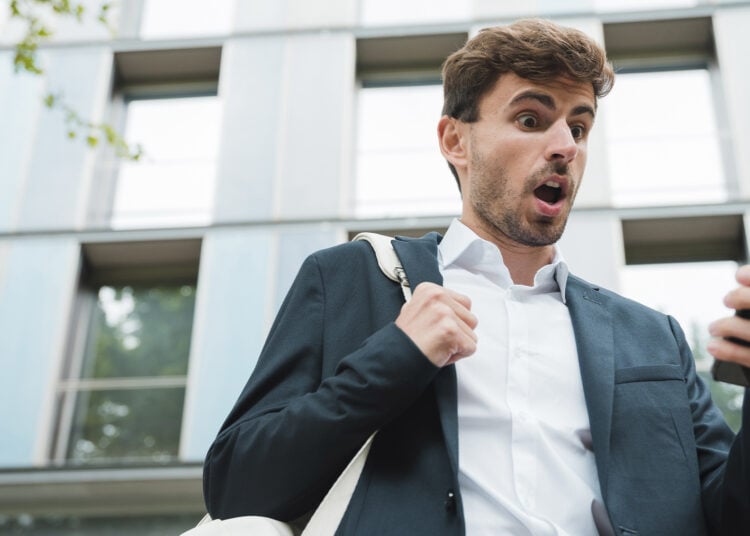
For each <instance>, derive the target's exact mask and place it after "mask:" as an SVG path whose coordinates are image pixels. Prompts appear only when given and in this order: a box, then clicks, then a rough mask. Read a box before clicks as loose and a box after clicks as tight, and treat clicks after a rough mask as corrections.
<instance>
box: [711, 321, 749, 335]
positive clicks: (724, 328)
mask: <svg viewBox="0 0 750 536" xmlns="http://www.w3.org/2000/svg"><path fill="white" fill-rule="evenodd" d="M708 332H709V333H710V334H711V336H713V337H736V338H738V339H744V340H747V341H750V320H746V319H744V318H740V317H739V316H728V317H726V318H722V319H720V320H716V321H714V322H712V323H711V324H709V326H708Z"/></svg>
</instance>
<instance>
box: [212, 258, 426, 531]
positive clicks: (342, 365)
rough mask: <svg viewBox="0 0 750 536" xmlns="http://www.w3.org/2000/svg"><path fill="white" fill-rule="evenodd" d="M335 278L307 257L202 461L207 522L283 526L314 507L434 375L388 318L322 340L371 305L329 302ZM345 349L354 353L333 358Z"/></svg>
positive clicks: (417, 395) (407, 339)
mask: <svg viewBox="0 0 750 536" xmlns="http://www.w3.org/2000/svg"><path fill="white" fill-rule="evenodd" d="M339 277H340V276H339ZM334 279H335V278H329V279H328V280H326V279H325V278H324V277H323V274H322V272H321V268H320V262H319V260H318V259H317V258H316V256H311V257H309V258H308V259H307V260H306V261H305V263H304V264H303V266H302V268H301V269H300V272H299V274H298V275H297V278H296V280H295V282H294V284H293V285H292V288H291V290H290V291H289V293H288V295H287V297H286V299H285V301H284V303H283V304H282V307H281V309H280V311H279V313H278V316H277V318H276V320H275V322H274V324H273V326H272V328H271V331H270V333H269V336H268V339H267V340H266V344H265V346H264V348H263V350H262V352H261V355H260V357H259V359H258V364H257V366H256V369H255V371H254V372H253V374H252V376H251V378H250V380H249V381H248V383H247V385H246V387H245V388H244V390H243V392H242V393H241V395H240V398H239V400H238V401H237V403H236V405H235V407H234V408H233V410H232V411H231V413H230V415H229V417H228V418H227V420H226V421H225V423H224V425H223V426H222V429H221V430H220V432H219V434H218V437H217V438H216V440H215V441H214V443H213V445H212V446H211V448H210V450H209V452H208V454H207V457H206V461H205V465H204V478H203V486H204V498H205V501H206V506H207V508H208V511H209V513H210V514H211V516H212V517H214V518H221V519H224V518H230V517H236V516H241V515H263V516H269V517H273V518H276V519H281V520H284V521H289V520H292V519H295V518H298V517H300V516H301V515H304V514H305V513H307V512H309V511H310V510H312V509H314V508H315V507H316V506H317V504H318V503H319V502H320V500H321V499H322V497H323V496H324V495H325V493H326V492H327V490H328V489H329V488H330V486H331V484H332V483H333V481H334V480H335V479H336V477H337V476H338V475H339V474H340V472H341V471H342V470H343V468H344V467H345V466H346V464H347V463H348V462H349V461H350V459H351V457H352V456H353V455H354V453H355V452H356V451H357V450H358V449H359V447H360V446H361V445H362V444H363V443H364V441H365V440H366V439H367V437H369V435H370V434H372V433H373V432H374V431H376V430H378V429H380V428H381V427H383V426H384V425H385V424H386V423H388V422H389V421H390V420H392V419H393V418H394V417H395V416H397V415H399V414H400V413H401V412H403V411H404V410H405V409H406V408H407V407H409V406H410V405H411V404H412V403H413V402H414V401H415V400H416V398H417V397H419V396H420V395H421V394H422V393H423V391H424V390H425V388H426V387H427V385H429V383H430V382H431V381H432V380H433V378H434V377H435V376H436V374H437V373H438V371H439V369H438V368H437V367H435V366H434V365H433V364H432V363H431V362H430V361H429V360H428V359H427V358H426V357H425V356H424V355H423V354H422V353H421V351H420V350H419V349H418V348H417V347H416V345H414V343H413V342H412V341H411V339H409V338H408V337H407V336H406V335H405V334H404V333H403V332H402V331H401V330H400V329H399V328H398V327H396V325H395V324H394V323H393V322H390V323H389V324H387V325H385V326H384V327H382V328H381V329H379V330H378V331H376V332H375V333H372V334H371V335H370V336H369V337H367V338H366V339H365V340H362V341H357V342H356V343H347V344H343V345H337V344H334V343H331V342H330V340H329V339H330V337H328V338H326V337H324V333H325V332H326V330H330V329H331V327H332V326H331V325H330V324H332V323H333V324H335V323H336V321H335V319H336V317H341V316H342V315H356V314H360V315H361V314H362V313H361V312H360V311H359V309H360V308H362V307H368V305H367V304H362V303H356V301H354V300H348V303H349V305H348V306H347V307H344V308H343V309H341V307H342V305H341V304H342V300H341V299H337V300H335V303H333V304H332V303H329V294H330V289H329V292H328V293H327V292H326V285H325V283H328V284H329V287H330V286H331V285H332V281H333V280H334ZM339 292H342V291H339ZM334 327H335V326H334ZM338 336H339V337H341V338H343V339H346V338H347V337H348V336H349V334H347V333H341V334H340V335H338ZM342 347H346V348H347V349H349V348H351V349H352V350H351V351H348V353H346V354H344V355H340V356H339V355H336V353H337V352H339V351H341V350H340V348H342ZM326 360H335V361H336V362H337V363H338V365H337V366H336V367H335V369H333V370H334V372H333V374H329V375H324V372H323V371H324V370H325V368H326V367H324V362H326ZM324 376H325V377H324Z"/></svg>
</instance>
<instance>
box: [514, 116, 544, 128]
mask: <svg viewBox="0 0 750 536" xmlns="http://www.w3.org/2000/svg"><path fill="white" fill-rule="evenodd" d="M516 121H518V124H520V125H521V126H522V127H523V128H536V127H538V126H539V120H538V119H537V118H536V116H534V115H531V114H521V115H519V116H518V118H517V119H516Z"/></svg>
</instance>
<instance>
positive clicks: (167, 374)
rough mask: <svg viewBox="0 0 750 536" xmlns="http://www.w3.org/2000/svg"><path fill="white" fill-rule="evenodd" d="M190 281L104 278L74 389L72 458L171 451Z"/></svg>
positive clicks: (152, 456) (143, 458) (178, 416)
mask: <svg viewBox="0 0 750 536" xmlns="http://www.w3.org/2000/svg"><path fill="white" fill-rule="evenodd" d="M194 307H195V287H194V286H193V285H176V286H144V287H138V286H102V287H100V288H99V290H98V293H97V300H96V306H95V309H94V313H93V315H92V320H91V327H90V332H89V338H88V343H87V348H86V352H85V355H84V359H83V363H82V367H81V372H80V375H79V380H78V385H77V389H76V395H75V396H76V403H75V411H74V413H73V418H72V422H71V427H70V433H69V441H68V450H67V456H66V457H67V458H68V460H69V461H70V462H72V463H92V462H93V463H121V462H131V461H138V462H166V461H170V460H173V459H175V458H176V456H177V453H178V452H177V451H178V446H179V440H180V428H181V421H182V410H183V401H184V397H185V381H186V374H187V365H188V357H189V352H190V334H191V327H192V321H193V311H194Z"/></svg>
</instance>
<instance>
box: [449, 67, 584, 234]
mask: <svg viewBox="0 0 750 536" xmlns="http://www.w3.org/2000/svg"><path fill="white" fill-rule="evenodd" d="M595 110H596V101H595V98H594V92H593V89H592V87H591V84H589V83H584V82H574V81H572V80H569V79H566V78H559V79H556V80H554V81H550V82H532V81H530V80H526V79H523V78H520V77H518V76H516V75H515V74H512V73H508V74H503V75H502V76H501V77H500V79H499V80H498V82H497V83H496V84H495V86H494V87H493V89H492V90H491V91H490V92H489V93H487V94H486V95H484V97H483V98H482V100H481V101H480V104H479V119H478V120H477V121H476V122H473V123H463V124H462V125H460V128H462V129H463V137H464V139H465V140H466V145H465V147H466V159H465V170H463V171H464V173H463V175H464V177H462V178H463V180H462V183H461V186H462V192H463V213H462V218H461V219H462V221H463V222H464V223H465V224H467V225H469V227H472V228H474V229H475V230H476V231H479V232H480V233H481V234H488V235H490V237H491V238H493V239H495V240H496V241H498V242H499V243H501V244H502V243H504V244H506V245H508V246H513V245H520V246H531V247H539V246H547V245H550V244H553V243H554V242H556V241H557V240H558V239H559V238H560V236H561V235H562V232H563V230H564V229H565V223H566V222H567V219H568V215H569V213H570V209H571V208H572V206H573V200H574V199H575V196H576V193H577V191H578V187H579V186H580V183H581V178H582V176H583V171H584V168H585V166H586V148H587V140H588V134H589V131H590V130H591V128H592V126H593V123H594V115H595Z"/></svg>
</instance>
